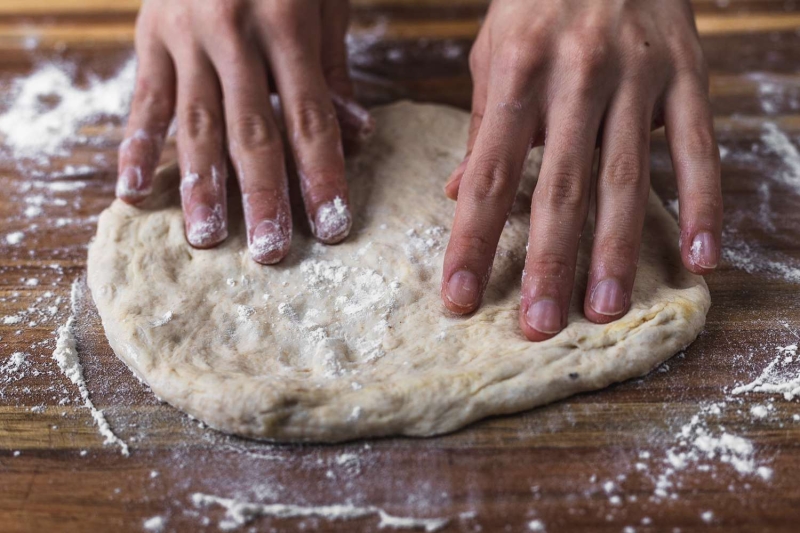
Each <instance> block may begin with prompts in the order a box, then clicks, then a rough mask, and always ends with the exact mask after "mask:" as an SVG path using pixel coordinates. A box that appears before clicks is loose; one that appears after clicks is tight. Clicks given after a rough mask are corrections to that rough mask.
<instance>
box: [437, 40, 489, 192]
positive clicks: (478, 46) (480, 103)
mask: <svg viewBox="0 0 800 533" xmlns="http://www.w3.org/2000/svg"><path fill="white" fill-rule="evenodd" d="M482 35H483V34H481V36H479V38H478V40H477V41H476V42H475V44H474V45H473V47H472V51H471V52H470V55H469V64H470V71H471V73H472V85H473V88H472V115H471V116H470V121H469V133H468V134H467V153H466V155H465V156H464V159H463V160H462V161H461V163H460V164H459V165H458V166H457V167H456V168H455V170H453V173H452V174H450V177H449V178H448V179H447V183H446V184H445V186H444V193H445V195H447V197H448V198H450V199H451V200H457V199H458V188H459V186H460V185H461V179H462V178H463V177H464V172H465V171H466V170H467V165H468V164H469V159H470V156H471V155H472V150H473V148H474V146H475V139H476V138H477V137H478V131H480V128H481V123H482V122H483V115H484V113H485V112H486V97H487V92H488V75H489V54H488V51H487V50H485V48H484V41H485V38H484V37H482Z"/></svg>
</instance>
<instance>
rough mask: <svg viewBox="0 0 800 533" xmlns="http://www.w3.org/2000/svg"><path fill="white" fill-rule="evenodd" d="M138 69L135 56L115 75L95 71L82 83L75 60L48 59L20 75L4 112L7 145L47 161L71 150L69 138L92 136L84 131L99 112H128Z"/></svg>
mask: <svg viewBox="0 0 800 533" xmlns="http://www.w3.org/2000/svg"><path fill="white" fill-rule="evenodd" d="M135 72H136V61H135V60H134V59H130V60H129V61H128V62H127V63H125V65H124V66H123V67H122V68H121V69H120V70H119V71H118V72H117V74H116V75H115V76H113V77H112V78H110V79H108V80H102V79H99V78H97V77H94V78H92V79H90V80H89V81H88V83H87V84H86V86H85V87H76V86H75V84H74V83H73V75H72V68H70V66H69V65H57V64H54V63H47V64H44V65H43V66H41V67H40V68H39V69H38V70H36V71H34V72H33V73H32V74H30V75H29V76H27V77H21V78H17V79H16V80H15V81H14V83H13V84H12V86H11V88H10V89H9V94H10V99H11V101H10V105H9V107H8V109H7V110H6V111H5V112H4V113H2V114H0V137H2V139H3V145H4V150H7V151H9V152H10V155H11V156H13V157H14V158H17V159H33V160H35V161H37V162H41V163H46V162H48V161H49V159H50V157H52V156H61V155H67V154H68V153H69V152H68V150H67V149H66V146H67V145H68V144H70V143H73V142H75V141H78V142H81V141H85V140H86V139H85V138H83V137H81V136H80V135H79V133H78V132H79V129H80V127H81V126H82V125H84V124H86V123H87V122H89V121H90V120H91V119H93V118H95V117H98V116H122V115H124V114H125V113H127V110H128V105H129V101H130V96H131V93H132V90H133V87H134V77H135ZM20 124H24V125H25V127H20Z"/></svg>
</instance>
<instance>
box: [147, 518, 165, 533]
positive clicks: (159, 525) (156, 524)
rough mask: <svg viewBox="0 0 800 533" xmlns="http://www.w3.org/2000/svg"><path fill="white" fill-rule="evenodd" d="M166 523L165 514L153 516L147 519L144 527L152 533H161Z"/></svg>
mask: <svg viewBox="0 0 800 533" xmlns="http://www.w3.org/2000/svg"><path fill="white" fill-rule="evenodd" d="M166 525H167V523H166V520H164V517H163V516H153V517H150V518H148V519H147V520H145V521H144V523H143V524H142V527H143V528H144V529H145V530H147V531H151V532H152V533H161V532H162V531H164V527H165V526H166Z"/></svg>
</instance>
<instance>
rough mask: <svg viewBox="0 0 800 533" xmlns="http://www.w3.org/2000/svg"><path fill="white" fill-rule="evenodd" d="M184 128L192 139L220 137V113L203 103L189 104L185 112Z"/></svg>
mask: <svg viewBox="0 0 800 533" xmlns="http://www.w3.org/2000/svg"><path fill="white" fill-rule="evenodd" d="M181 122H182V126H183V129H184V133H185V134H186V135H187V136H188V137H189V138H190V139H207V138H209V137H218V136H219V135H220V122H221V121H220V117H219V113H217V112H215V111H213V110H212V109H211V108H210V107H209V106H208V105H206V104H205V103H203V102H197V101H195V102H191V103H189V104H188V105H187V106H186V108H185V109H184V112H183V120H182V121H181Z"/></svg>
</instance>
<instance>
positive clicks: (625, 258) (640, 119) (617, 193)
mask: <svg viewBox="0 0 800 533" xmlns="http://www.w3.org/2000/svg"><path fill="white" fill-rule="evenodd" d="M645 94H646V93H645V92H644V91H642V90H639V89H638V88H637V87H636V86H634V85H633V84H629V86H627V87H623V88H621V89H620V90H619V91H618V93H617V95H616V96H615V98H614V99H613V100H612V102H611V105H610V107H609V110H608V112H607V114H606V118H605V122H604V126H603V129H604V135H603V141H602V147H601V152H600V154H601V157H600V166H599V171H598V177H597V200H596V201H597V212H596V215H595V217H596V218H595V221H596V222H595V235H594V246H593V248H592V260H591V267H590V270H589V280H588V285H587V289H586V297H585V302H584V313H585V314H586V317H587V318H588V319H589V320H591V321H593V322H598V323H606V322H611V321H612V320H616V319H617V318H619V317H621V316H622V315H623V314H625V312H627V310H628V308H629V306H630V297H631V291H632V290H633V282H634V279H635V277H636V264H637V261H638V259H639V245H640V243H641V236H642V228H643V225H644V217H645V209H646V207H647V196H648V194H649V190H650V175H649V170H650V164H649V153H650V125H651V119H652V104H651V103H650V102H648V101H644V98H645V96H644V95H645Z"/></svg>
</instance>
